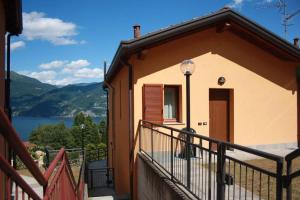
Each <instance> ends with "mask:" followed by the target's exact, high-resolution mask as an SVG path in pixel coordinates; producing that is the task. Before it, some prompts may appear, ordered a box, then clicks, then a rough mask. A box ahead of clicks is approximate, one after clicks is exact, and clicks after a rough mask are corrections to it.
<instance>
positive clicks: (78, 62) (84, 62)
mask: <svg viewBox="0 0 300 200" xmlns="http://www.w3.org/2000/svg"><path fill="white" fill-rule="evenodd" d="M89 65H91V63H89V61H87V60H82V59H80V60H75V61H71V62H69V63H68V64H67V65H66V67H67V68H71V69H78V68H82V67H87V66H89Z"/></svg>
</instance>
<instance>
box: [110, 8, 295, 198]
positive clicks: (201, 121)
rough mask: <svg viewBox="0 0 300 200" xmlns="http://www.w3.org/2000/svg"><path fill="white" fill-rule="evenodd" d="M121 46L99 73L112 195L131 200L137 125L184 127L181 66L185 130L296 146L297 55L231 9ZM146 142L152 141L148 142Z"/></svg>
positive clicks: (136, 33)
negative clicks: (184, 67) (105, 96)
mask: <svg viewBox="0 0 300 200" xmlns="http://www.w3.org/2000/svg"><path fill="white" fill-rule="evenodd" d="M140 32H141V30H140V26H139V25H136V26H134V39H131V40H128V41H122V42H121V43H120V45H119V48H118V50H117V52H116V54H115V56H114V59H113V61H112V63H111V66H110V68H109V70H108V72H107V73H106V75H105V83H106V86H107V88H108V89H109V118H108V124H109V128H108V130H109V147H108V149H109V164H110V166H111V167H113V168H114V173H115V176H114V179H115V180H114V181H115V189H116V192H117V194H127V195H130V194H131V196H132V197H133V198H134V199H136V198H137V197H136V191H137V176H136V175H137V173H136V167H137V166H136V165H137V163H136V153H137V151H138V140H139V139H138V137H139V135H138V124H139V120H141V119H143V120H147V121H151V122H155V123H160V124H166V125H168V126H170V127H175V128H178V129H182V128H184V127H185V126H186V124H185V122H186V110H185V108H186V107H185V105H186V98H185V94H186V90H185V88H186V85H185V84H186V82H185V76H184V75H183V73H182V72H181V70H180V65H181V63H182V61H184V60H191V61H192V62H193V63H194V64H195V71H194V73H193V74H192V75H191V77H190V80H191V83H190V87H191V90H190V98H191V128H193V129H195V130H196V132H197V133H198V134H202V135H205V136H210V137H213V138H216V139H219V140H224V141H228V142H231V143H235V144H241V145H245V146H253V145H274V144H290V143H293V144H296V143H297V142H298V145H299V144H300V115H299V113H300V96H299V93H298V88H299V87H300V79H299V77H300V71H299V68H297V67H300V50H299V47H298V46H299V44H298V39H295V40H294V43H295V44H294V45H292V44H290V43H289V42H288V41H286V40H284V39H282V38H280V37H279V36H277V35H275V34H274V33H272V32H270V31H268V30H266V29H265V28H264V27H262V26H260V25H258V24H257V23H255V22H253V21H251V20H250V19H248V18H246V17H244V16H242V15H241V14H239V13H237V12H236V11H234V10H232V9H229V8H223V9H221V10H219V11H217V12H215V13H213V14H210V15H208V16H205V17H200V18H196V19H193V20H191V21H187V22H184V23H181V24H178V25H175V26H170V27H167V28H164V29H161V30H159V31H157V32H153V33H150V34H146V35H143V36H141V34H140ZM149 142H150V141H149Z"/></svg>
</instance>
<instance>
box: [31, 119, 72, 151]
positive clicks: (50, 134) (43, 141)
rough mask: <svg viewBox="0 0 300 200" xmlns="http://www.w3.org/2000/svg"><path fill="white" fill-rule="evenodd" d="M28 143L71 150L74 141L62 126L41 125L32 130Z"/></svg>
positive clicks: (67, 130)
mask: <svg viewBox="0 0 300 200" xmlns="http://www.w3.org/2000/svg"><path fill="white" fill-rule="evenodd" d="M29 141H30V142H32V143H34V144H36V145H38V146H42V147H46V146H47V147H50V148H53V149H60V148H61V147H65V148H72V147H74V146H75V140H74V137H73V135H72V134H71V132H70V130H69V129H68V128H67V127H66V126H65V125H64V124H63V123H60V124H56V125H42V126H39V127H38V128H36V129H34V130H33V131H32V133H31V135H30V137H29Z"/></svg>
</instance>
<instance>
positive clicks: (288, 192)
mask: <svg viewBox="0 0 300 200" xmlns="http://www.w3.org/2000/svg"><path fill="white" fill-rule="evenodd" d="M291 172H292V160H287V161H286V181H287V183H286V199H287V200H292V184H291V181H292V180H291Z"/></svg>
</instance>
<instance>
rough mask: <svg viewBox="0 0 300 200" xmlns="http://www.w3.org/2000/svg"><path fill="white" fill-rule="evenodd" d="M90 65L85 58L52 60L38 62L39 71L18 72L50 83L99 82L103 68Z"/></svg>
mask: <svg viewBox="0 0 300 200" xmlns="http://www.w3.org/2000/svg"><path fill="white" fill-rule="evenodd" d="M90 65H91V63H90V62H89V61H88V60H85V59H78V60H73V61H67V60H53V61H51V62H48V63H42V64H40V65H39V68H40V69H41V71H36V72H32V71H31V72H30V71H20V72H19V73H21V74H24V75H26V76H30V77H32V78H36V79H38V80H39V81H41V82H43V83H49V84H52V85H69V84H74V83H89V82H99V81H100V80H101V79H103V69H101V68H97V67H93V68H92V67H90Z"/></svg>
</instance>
